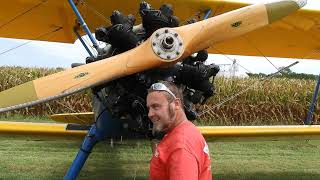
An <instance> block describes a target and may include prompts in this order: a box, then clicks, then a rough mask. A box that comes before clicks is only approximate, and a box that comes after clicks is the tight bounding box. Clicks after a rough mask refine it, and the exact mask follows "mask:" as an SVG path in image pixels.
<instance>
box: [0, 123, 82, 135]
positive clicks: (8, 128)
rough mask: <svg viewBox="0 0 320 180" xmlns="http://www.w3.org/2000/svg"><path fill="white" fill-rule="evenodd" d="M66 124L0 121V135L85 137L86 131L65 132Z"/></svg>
mask: <svg viewBox="0 0 320 180" xmlns="http://www.w3.org/2000/svg"><path fill="white" fill-rule="evenodd" d="M66 126H67V125H66V124H53V123H27V122H6V121H0V133H2V134H21V135H45V136H66V137H67V136H85V135H86V134H87V131H75V130H66Z"/></svg>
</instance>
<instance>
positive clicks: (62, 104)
mask: <svg viewBox="0 0 320 180" xmlns="http://www.w3.org/2000/svg"><path fill="white" fill-rule="evenodd" d="M61 70H63V69H61V68H57V69H45V68H21V67H0V91H3V90H5V89H8V88H11V87H14V86H16V85H19V84H21V83H24V82H27V81H31V80H33V79H36V78H39V77H42V76H46V75H49V74H52V73H56V72H59V71H61ZM315 83H316V81H315V80H298V79H286V78H271V79H269V80H266V81H261V79H258V78H239V79H237V78H234V79H230V78H222V77H219V78H218V77H217V78H216V79H215V82H214V84H215V87H216V94H215V95H214V96H213V97H211V98H210V99H208V100H207V102H206V103H205V104H204V105H199V106H197V107H196V108H197V111H198V112H199V113H200V114H201V116H200V117H199V119H201V121H198V123H199V124H215V125H272V124H303V121H304V119H305V118H306V114H307V111H308V108H309V105H310V102H311V99H312V95H313V88H314V85H315ZM246 89H248V90H246ZM240 92H241V93H240ZM237 94H239V95H237ZM228 98H229V99H230V100H228V101H226V100H227V99H228ZM224 101H226V102H224ZM87 111H92V105H91V96H90V91H86V92H83V93H78V94H75V95H72V96H68V97H64V98H61V99H59V100H54V101H51V102H49V103H45V104H41V105H37V106H33V107H29V108H26V109H23V110H16V111H14V112H9V113H4V114H2V116H11V115H12V114H20V115H26V116H47V115H50V114H55V113H67V112H70V113H76V112H87ZM204 112H205V113H204ZM318 119H319V108H318V107H316V109H315V116H314V124H317V122H318Z"/></svg>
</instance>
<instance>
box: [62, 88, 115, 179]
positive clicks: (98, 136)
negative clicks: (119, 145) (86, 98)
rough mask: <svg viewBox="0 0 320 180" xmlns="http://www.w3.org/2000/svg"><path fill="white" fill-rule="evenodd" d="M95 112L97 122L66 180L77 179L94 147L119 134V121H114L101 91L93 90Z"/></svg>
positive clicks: (86, 138)
mask: <svg viewBox="0 0 320 180" xmlns="http://www.w3.org/2000/svg"><path fill="white" fill-rule="evenodd" d="M103 90H104V89H102V91H103ZM93 110H94V115H95V120H96V122H95V124H94V125H92V126H91V128H90V130H89V132H88V134H87V136H86V137H85V139H84V140H83V143H82V145H81V147H80V150H79V152H78V154H77V156H76V158H75V159H74V161H73V163H72V165H71V167H70V168H69V170H68V172H67V174H66V176H65V177H64V179H65V180H73V179H76V178H77V176H78V175H79V173H80V171H81V169H82V167H83V165H84V164H85V162H86V160H87V158H88V156H89V155H90V153H91V151H92V149H93V147H94V146H95V145H96V144H97V143H98V142H99V141H102V140H105V139H107V138H108V137H115V136H117V135H118V133H119V127H120V126H119V121H115V120H113V119H112V117H111V115H110V113H109V111H108V110H107V106H106V105H105V103H104V102H103V93H102V92H101V90H98V91H95V90H94V89H93Z"/></svg>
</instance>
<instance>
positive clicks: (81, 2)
mask: <svg viewBox="0 0 320 180" xmlns="http://www.w3.org/2000/svg"><path fill="white" fill-rule="evenodd" d="M13 4H14V5H13ZM168 4H171V5H168ZM305 4H306V0H280V1H274V2H269V3H266V4H254V5H249V4H246V3H243V2H238V1H235V0H210V1H209V0H200V1H199V0H197V1H196V0H188V1H184V0H166V1H155V0H149V1H148V3H147V2H141V3H140V2H139V1H131V0H130V1H129V0H123V1H108V2H106V1H94V0H75V1H73V0H68V1H53V0H41V1H40V0H13V1H10V2H4V4H3V5H2V6H1V7H0V15H1V16H0V36H1V37H6V38H20V39H30V40H43V41H53V42H65V43H73V42H74V41H75V40H76V39H77V38H78V39H79V40H80V41H81V42H82V44H83V46H84V48H85V49H86V51H87V52H88V58H87V59H86V64H73V68H71V69H66V70H65V71H62V72H59V73H56V74H53V75H50V76H46V77H43V78H39V79H36V80H33V81H30V82H27V83H24V84H21V85H18V86H16V87H13V88H10V89H8V90H5V91H2V92H0V112H1V113H3V112H7V111H12V110H16V109H21V108H25V107H29V106H33V105H36V104H39V103H45V102H48V101H50V100H54V99H57V98H60V97H64V96H68V95H71V94H74V93H77V92H80V91H83V90H86V89H91V90H92V94H93V104H94V105H93V107H94V108H93V113H87V114H86V113H85V114H77V115H62V117H64V118H65V117H67V121H68V122H70V121H73V123H77V124H81V122H83V121H82V120H81V121H77V120H79V119H81V118H83V119H84V120H85V121H84V122H85V123H84V124H85V125H89V126H88V128H89V130H88V129H86V130H85V129H83V126H73V125H71V126H69V125H48V124H46V125H44V124H26V123H6V122H3V123H2V124H1V126H0V127H1V128H0V131H1V132H6V133H22V134H26V133H44V134H60V135H69V134H77V135H80V136H81V135H82V136H84V135H86V136H85V139H84V142H83V144H82V146H81V148H80V150H79V152H78V154H77V157H76V158H75V160H74V162H73V164H72V165H71V167H70V169H69V171H68V172H67V175H66V176H65V179H75V178H76V177H77V175H78V174H79V172H80V170H81V168H82V166H83V165H84V163H85V161H86V159H87V157H88V156H89V154H90V152H91V149H92V148H93V147H94V145H95V144H96V143H97V142H99V141H101V140H103V139H106V138H116V137H119V136H121V137H122V136H139V137H141V136H142V137H148V133H149V132H150V127H151V126H152V124H150V121H148V120H147V117H146V108H145V104H144V103H145V102H144V99H145V98H144V97H145V96H146V89H147V88H148V86H150V85H151V84H152V83H153V82H156V81H158V80H171V81H174V82H175V83H179V84H182V85H183V87H184V94H185V98H186V101H185V104H186V105H185V110H186V113H187V116H188V118H189V119H191V120H192V119H195V118H196V117H197V116H196V113H195V112H194V110H193V109H192V105H193V104H196V103H203V102H205V100H206V99H207V98H209V97H210V96H212V95H213V90H214V87H213V85H212V83H210V82H209V79H210V78H211V79H212V78H214V76H215V75H216V73H217V72H218V71H219V68H218V67H217V66H215V65H205V64H204V63H203V62H204V61H205V60H206V58H207V54H208V53H216V54H219V53H225V54H234V55H248V56H261V55H263V56H269V57H288V58H299V59H320V55H319V53H318V52H319V49H318V48H319V41H318V39H319V38H320V37H319V36H320V35H319V31H320V30H319V28H318V23H319V22H320V15H319V12H318V11H316V10H299V9H300V8H302V7H303V6H304V5H305ZM139 5H140V7H139ZM137 9H139V10H138V11H137ZM115 10H116V11H115ZM132 14H133V15H132ZM110 15H111V17H110V20H109V19H108V18H106V17H109V16H110ZM91 31H94V32H95V35H93V34H92V33H91ZM85 33H86V34H87V35H88V36H89V38H90V40H91V44H92V45H89V44H87V43H85V42H84V41H83V39H82V35H84V34H85ZM97 40H99V41H102V42H105V43H106V44H105V46H104V47H100V45H99V44H98V43H97ZM252 44H254V45H255V46H254V47H253V46H252ZM91 46H92V47H93V48H94V50H92V49H91ZM132 92H134V93H132ZM71 117H73V118H71ZM70 119H72V120H70ZM63 121H64V122H65V120H63ZM200 130H201V131H202V133H203V134H204V136H206V137H207V138H210V137H224V136H227V137H237V136H238V137H239V136H242V137H250V136H273V135H280V136H291V135H297V136H299V135H310V136H313V135H319V134H320V128H319V127H318V126H301V127H298V126H295V127H262V128H260V130H259V128H258V127H241V128H238V127H232V128H225V129H223V128H222V127H220V128H212V127H200Z"/></svg>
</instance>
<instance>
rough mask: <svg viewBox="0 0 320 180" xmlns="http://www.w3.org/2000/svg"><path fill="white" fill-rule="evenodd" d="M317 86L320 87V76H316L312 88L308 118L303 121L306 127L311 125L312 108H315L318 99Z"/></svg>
mask: <svg viewBox="0 0 320 180" xmlns="http://www.w3.org/2000/svg"><path fill="white" fill-rule="evenodd" d="M319 86H320V74H319V76H318V82H317V84H316V86H315V88H314V92H313V98H312V103H311V104H310V108H309V111H308V116H307V119H306V120H305V121H304V124H307V125H311V124H312V116H313V112H314V107H315V106H316V101H317V99H318V93H319Z"/></svg>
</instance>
